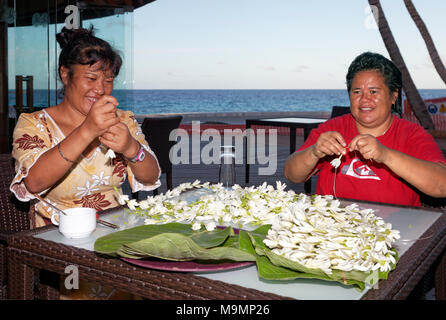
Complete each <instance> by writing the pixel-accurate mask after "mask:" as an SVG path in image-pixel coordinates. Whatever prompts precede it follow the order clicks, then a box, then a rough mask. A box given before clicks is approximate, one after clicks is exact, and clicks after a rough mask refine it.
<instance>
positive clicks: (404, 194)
mask: <svg viewBox="0 0 446 320" xmlns="http://www.w3.org/2000/svg"><path fill="white" fill-rule="evenodd" d="M326 131H338V132H339V133H340V134H341V135H342V136H343V137H344V140H345V142H346V143H347V145H348V144H349V143H350V141H351V140H352V139H353V138H354V137H355V136H357V135H358V134H359V132H358V129H357V128H356V123H355V120H354V118H353V116H352V115H351V114H347V115H343V116H340V117H336V118H333V119H330V120H328V121H326V122H325V123H323V124H321V125H319V126H318V127H317V128H316V129H314V130H312V131H311V133H310V136H309V137H308V139H307V140H306V141H305V142H304V144H303V145H302V146H301V147H300V148H299V150H298V151H300V150H303V149H306V148H308V147H309V146H311V145H313V144H315V143H316V141H317V139H318V137H319V135H320V134H321V133H323V132H326ZM377 139H378V141H379V142H380V143H381V144H383V145H385V146H386V147H389V148H391V149H394V150H398V151H401V152H403V153H405V154H407V155H410V156H412V157H415V158H418V159H422V160H427V161H432V162H442V163H444V164H446V160H445V159H444V157H443V154H442V152H441V150H440V148H439V147H438V145H437V144H436V142H435V140H434V139H433V137H432V136H431V135H430V134H429V133H427V132H426V131H425V130H424V129H423V128H422V127H421V126H419V125H418V124H415V123H412V122H410V121H407V120H404V119H400V118H398V117H396V116H394V118H393V121H392V124H391V126H390V128H389V129H388V130H387V132H386V133H385V134H384V135H382V136H379V137H378V138H377ZM333 159H334V156H333V157H325V158H322V159H320V160H319V162H318V163H317V165H316V167H317V168H318V169H319V170H320V171H319V178H318V181H317V187H316V193H317V194H321V195H327V194H331V195H334V196H336V197H339V198H347V199H357V200H365V201H376V202H384V203H393V204H400V205H410V206H420V205H421V203H420V197H419V195H418V194H417V192H416V191H414V190H413V189H412V187H411V186H410V185H408V184H407V183H406V182H405V181H404V180H402V179H401V178H400V177H399V176H397V175H395V174H394V173H393V172H392V171H391V170H390V169H389V168H388V167H387V166H385V165H384V164H382V163H377V162H375V161H372V160H366V159H364V158H363V157H362V156H361V154H360V153H359V152H358V151H356V152H347V154H346V155H345V156H343V157H342V158H341V165H340V166H339V167H338V168H337V170H336V180H335V179H334V178H335V168H333V166H332V165H331V164H330V161H331V160H333Z"/></svg>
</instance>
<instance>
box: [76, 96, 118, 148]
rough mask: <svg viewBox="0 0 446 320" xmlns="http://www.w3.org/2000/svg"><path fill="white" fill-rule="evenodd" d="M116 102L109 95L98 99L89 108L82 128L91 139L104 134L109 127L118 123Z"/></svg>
mask: <svg viewBox="0 0 446 320" xmlns="http://www.w3.org/2000/svg"><path fill="white" fill-rule="evenodd" d="M117 106H118V100H116V98H115V97H113V96H109V95H103V96H102V97H100V98H99V99H98V100H97V101H96V102H95V103H94V104H93V105H92V106H91V108H90V111H89V112H88V114H87V117H86V118H85V120H84V122H83V123H82V125H81V126H82V127H83V128H84V129H85V130H86V131H87V132H88V134H89V135H90V136H91V137H92V138H93V139H95V138H97V137H98V136H100V135H102V134H104V133H105V132H106V131H107V130H108V129H109V128H110V127H112V126H114V125H116V124H117V123H119V118H118V117H117V116H116V107H117Z"/></svg>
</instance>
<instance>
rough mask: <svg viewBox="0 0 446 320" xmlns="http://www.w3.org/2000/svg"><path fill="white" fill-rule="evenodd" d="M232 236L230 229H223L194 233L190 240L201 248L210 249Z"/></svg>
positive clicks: (232, 232) (232, 231)
mask: <svg viewBox="0 0 446 320" xmlns="http://www.w3.org/2000/svg"><path fill="white" fill-rule="evenodd" d="M233 235H234V230H233V229H232V228H231V227H227V228H224V229H219V228H216V229H214V230H212V231H207V230H204V231H201V232H197V233H194V234H192V235H191V236H190V238H191V239H192V240H193V241H194V242H195V243H196V244H198V245H199V246H200V247H202V248H212V247H217V246H219V245H221V244H222V243H223V242H225V240H226V239H227V238H228V237H229V236H233Z"/></svg>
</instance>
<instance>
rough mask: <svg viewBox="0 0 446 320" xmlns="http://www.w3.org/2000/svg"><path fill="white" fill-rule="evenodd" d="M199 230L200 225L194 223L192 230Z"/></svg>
mask: <svg viewBox="0 0 446 320" xmlns="http://www.w3.org/2000/svg"><path fill="white" fill-rule="evenodd" d="M200 229H201V223H198V222H195V223H194V224H193V225H192V230H200Z"/></svg>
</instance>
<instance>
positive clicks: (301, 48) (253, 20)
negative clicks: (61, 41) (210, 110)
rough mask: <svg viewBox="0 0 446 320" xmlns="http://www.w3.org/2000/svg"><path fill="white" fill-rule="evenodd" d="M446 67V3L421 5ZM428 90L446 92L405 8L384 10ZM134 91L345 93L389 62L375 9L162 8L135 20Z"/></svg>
mask: <svg viewBox="0 0 446 320" xmlns="http://www.w3.org/2000/svg"><path fill="white" fill-rule="evenodd" d="M412 1H413V3H414V5H415V6H416V8H417V10H418V12H419V14H420V15H421V17H422V19H423V20H424V22H425V23H426V25H427V27H428V29H429V32H430V34H431V36H432V38H433V40H434V43H435V45H436V47H437V50H438V51H439V53H440V56H441V57H442V60H443V62H445V64H446V41H444V33H445V32H446V31H445V25H444V22H442V21H444V13H445V12H446V1H445V0H412ZM381 5H382V6H383V9H384V13H385V15H386V18H387V20H388V22H389V25H390V28H391V30H392V32H393V35H394V37H395V39H396V41H397V44H398V46H399V48H400V51H401V53H402V55H403V58H404V59H405V61H406V64H407V66H408V69H409V71H410V73H411V76H412V78H413V80H414V82H415V84H416V86H417V87H418V88H419V89H437V88H438V89H444V88H445V84H444V83H443V82H442V80H441V79H440V77H439V76H438V75H437V72H436V70H435V69H434V67H433V65H432V62H431V60H430V57H429V55H428V52H427V49H426V47H425V44H424V41H423V39H422V38H421V35H420V34H419V32H418V30H417V28H416V26H415V24H414V23H413V21H412V19H411V17H410V15H409V14H408V12H407V10H406V7H405V6H404V3H403V0H381ZM133 22H134V30H133V44H134V54H133V57H134V60H133V61H134V71H133V77H134V84H133V88H134V89H345V74H346V72H347V68H348V66H349V64H350V63H351V61H352V60H353V59H354V58H355V57H356V56H357V55H359V54H360V53H362V52H364V51H373V52H377V53H381V54H383V55H385V56H386V57H389V56H388V53H387V50H386V49H385V47H384V43H383V41H382V38H381V35H380V33H379V31H378V29H377V27H376V24H375V23H374V21H373V17H372V14H371V12H370V7H369V5H368V1H367V0H338V1H331V0H319V1H307V0H275V1H271V0H157V1H155V2H152V3H150V4H147V5H145V6H143V7H141V8H138V9H136V10H135V11H134V13H133Z"/></svg>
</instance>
